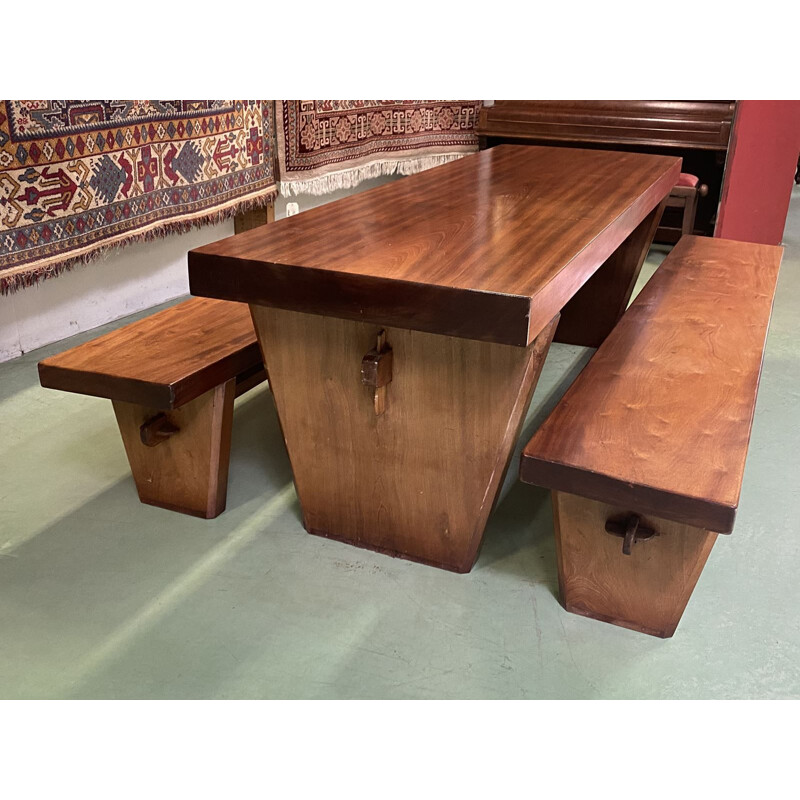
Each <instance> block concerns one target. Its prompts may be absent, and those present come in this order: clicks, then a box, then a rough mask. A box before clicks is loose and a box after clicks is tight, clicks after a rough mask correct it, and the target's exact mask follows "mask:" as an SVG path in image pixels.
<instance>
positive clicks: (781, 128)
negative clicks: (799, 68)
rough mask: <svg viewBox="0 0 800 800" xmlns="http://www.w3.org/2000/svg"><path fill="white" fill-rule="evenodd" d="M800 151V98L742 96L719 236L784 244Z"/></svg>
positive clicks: (717, 230)
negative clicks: (743, 97) (747, 98)
mask: <svg viewBox="0 0 800 800" xmlns="http://www.w3.org/2000/svg"><path fill="white" fill-rule="evenodd" d="M798 153H800V101H798V100H740V101H739V102H738V103H737V107H736V118H735V120H734V124H733V131H732V133H731V142H730V146H729V149H728V160H727V163H726V165H725V179H724V183H723V185H722V196H721V197H720V205H719V215H718V219H717V225H716V228H715V230H714V236H716V237H719V238H721V239H736V240H737V241H741V242H758V243H761V244H780V241H781V238H782V236H783V228H784V226H785V225H786V213H787V211H788V209H789V199H790V197H791V194H792V184H793V182H794V173H795V171H796V169H797V156H798Z"/></svg>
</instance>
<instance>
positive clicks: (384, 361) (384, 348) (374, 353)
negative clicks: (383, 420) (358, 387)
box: [361, 331, 392, 415]
mask: <svg viewBox="0 0 800 800" xmlns="http://www.w3.org/2000/svg"><path fill="white" fill-rule="evenodd" d="M391 382H392V348H391V347H389V345H387V344H386V331H381V332H380V333H379V334H378V338H377V342H376V344H375V347H374V348H373V349H372V350H370V351H369V352H368V353H367V354H366V355H365V356H364V358H362V359H361V383H363V384H364V385H365V386H369V387H371V388H372V389H373V391H374V406H375V414H376V415H380V414H383V412H384V411H385V410H386V387H387V386H388V385H389V384H390V383H391Z"/></svg>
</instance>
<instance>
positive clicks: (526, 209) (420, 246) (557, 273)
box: [189, 145, 681, 346]
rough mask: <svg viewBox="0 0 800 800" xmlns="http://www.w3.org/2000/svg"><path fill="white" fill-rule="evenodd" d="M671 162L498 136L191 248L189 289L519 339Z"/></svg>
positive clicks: (671, 169) (587, 266) (651, 191)
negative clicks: (480, 146) (498, 140)
mask: <svg viewBox="0 0 800 800" xmlns="http://www.w3.org/2000/svg"><path fill="white" fill-rule="evenodd" d="M680 165H681V160H680V159H679V158H675V157H672V156H657V155H649V154H643V153H626V152H616V151H604V150H582V149H574V148H561V147H536V146H529V145H501V146H499V147H494V148H491V149H490V150H485V151H483V152H480V153H476V154H474V155H471V156H466V157H464V158H462V159H459V160H458V161H454V162H451V163H449V164H445V165H443V166H441V167H436V168H434V169H430V170H426V171H425V172H422V173H419V174H417V175H413V176H410V177H407V178H403V179H402V180H398V181H395V182H392V183H389V184H384V185H383V186H380V187H378V188H376V189H372V190H369V191H366V192H361V193H359V194H355V195H352V196H350V197H347V198H344V199H341V200H337V201H335V202H332V203H329V204H326V205H323V206H319V207H317V208H313V209H310V210H308V211H305V212H303V213H302V214H298V215H296V216H293V217H288V218H286V219H283V220H279V221H277V222H275V223H272V224H269V225H265V226H262V227H259V228H254V229H253V230H250V231H247V232H245V233H241V234H239V235H237V236H232V237H229V238H227V239H222V240H221V241H218V242H215V243H213V244H209V245H206V246H205V247H201V248H198V249H196V250H192V251H191V252H190V253H189V281H190V288H191V291H192V293H193V294H197V295H205V296H209V297H218V298H222V299H227V300H239V301H243V302H249V303H254V304H257V305H267V306H274V307H280V308H287V309H292V310H295V311H304V312H309V313H316V314H325V315H329V316H334V317H341V318H345V319H356V320H362V321H369V322H375V323H376V324H380V325H386V326H397V327H403V328H411V329H415V330H422V331H427V332H431V333H441V334H447V335H453V336H461V337H464V338H470V339H480V340H483V341H491V342H498V343H503V344H510V345H517V346H525V345H527V344H529V343H530V342H531V341H533V339H535V338H536V336H537V335H538V333H539V332H540V331H541V330H542V328H543V327H544V326H545V325H546V324H547V323H548V322H549V321H550V320H551V319H552V318H553V317H554V316H555V315H556V314H557V313H558V312H559V311H560V309H561V308H562V307H563V306H564V305H565V303H566V302H567V301H568V300H569V299H570V298H571V297H572V295H574V294H575V292H576V291H577V290H578V289H579V288H580V287H581V286H582V285H583V284H584V283H585V282H586V280H588V278H589V277H590V276H591V275H592V274H593V273H594V272H595V271H596V270H597V268H598V267H599V266H601V265H602V263H603V262H604V261H605V260H606V259H607V258H608V256H609V255H611V253H613V252H614V250H616V248H617V247H618V246H619V245H620V244H621V243H622V242H623V241H624V240H625V238H626V237H627V236H628V234H630V233H631V231H633V230H634V228H635V227H636V226H637V225H638V224H639V223H640V222H641V221H642V220H643V219H644V218H645V217H646V216H647V214H648V213H649V212H650V211H651V210H652V209H653V208H655V207H656V206H657V205H658V203H659V202H660V201H661V200H662V199H663V198H664V197H665V196H666V195H667V194H669V191H670V189H671V188H672V186H673V185H674V183H675V181H676V180H677V178H678V175H679V173H680Z"/></svg>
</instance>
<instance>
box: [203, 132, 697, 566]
mask: <svg viewBox="0 0 800 800" xmlns="http://www.w3.org/2000/svg"><path fill="white" fill-rule="evenodd" d="M680 163H681V162H680V159H678V158H672V157H667V156H653V155H646V154H638V153H623V152H606V151H598V150H573V149H565V148H548V147H531V146H506V145H504V146H501V147H496V148H493V149H491V150H487V151H484V152H481V153H478V154H475V155H473V156H468V157H466V158H463V159H460V160H458V161H456V162H452V163H450V164H446V165H444V166H442V167H437V168H435V169H432V170H428V171H426V172H423V173H420V174H418V175H415V176H411V177H408V178H404V179H403V180H399V181H396V182H393V183H390V184H386V185H384V186H381V187H379V188H377V189H373V190H370V191H367V192H362V193H360V194H357V195H353V196H351V197H348V198H345V199H343V200H339V201H336V202H334V203H330V204H327V205H325V206H321V207H318V208H315V209H311V210H309V211H306V212H304V213H303V214H300V215H297V216H294V217H290V218H287V219H284V220H280V221H279V222H276V223H274V224H272V225H268V226H265V227H261V228H256V229H254V230H251V231H248V232H246V233H242V234H239V235H237V236H233V237H230V238H228V239H223V240H222V241H219V242H216V243H214V244H210V245H207V246H205V247H202V248H199V249H198V250H193V251H191V252H190V253H189V278H190V286H191V291H192V293H193V294H196V295H205V296H209V297H218V298H222V299H227V300H238V301H241V302H246V303H249V304H250V309H251V312H252V316H253V322H254V324H255V327H256V331H257V333H258V337H259V341H260V344H261V348H262V352H263V355H264V361H265V364H266V368H267V374H268V376H269V383H270V387H271V389H272V392H273V396H274V398H275V404H276V407H277V411H278V416H279V419H280V423H281V428H282V430H283V435H284V439H285V441H286V447H287V450H288V453H289V458H290V461H291V464H292V470H293V474H294V480H295V485H296V488H297V493H298V497H299V499H300V504H301V507H302V510H303V520H304V524H305V527H306V529H307V530H308V531H309V532H311V533H315V534H318V535H322V536H327V537H330V538H335V539H339V540H342V541H346V542H350V543H352V544H355V545H358V546H360V547H366V548H370V549H374V550H378V551H381V552H386V553H390V554H392V555H400V556H403V557H405V558H409V559H412V560H415V561H421V562H423V563H426V564H431V565H434V566H437V567H442V568H445V569H450V570H455V571H457V572H467V571H469V570H470V569H471V567H472V565H473V564H474V562H475V559H476V558H477V556H478V552H479V549H480V544H481V539H482V537H483V531H484V528H485V526H486V521H487V519H488V516H489V513H490V512H491V509H492V506H493V505H494V502H495V500H496V497H497V494H498V492H499V490H500V487H501V486H502V482H503V477H504V475H505V471H506V469H507V467H508V462H509V459H510V456H511V454H512V452H513V449H514V445H515V444H516V442H517V438H518V435H519V431H520V427H521V425H522V423H523V421H524V419H525V413H526V411H527V408H528V405H529V403H530V399H531V396H532V394H533V390H534V388H535V386H536V382H537V380H538V377H539V373H540V371H541V367H542V363H543V362H544V359H545V357H546V355H547V351H548V349H549V346H550V342H551V341H552V340H553V339H554V338H555V340H556V341H563V342H570V343H574V344H582V345H586V346H593V347H596V346H597V345H599V344H600V342H602V341H603V339H604V338H605V337H606V335H607V334H608V333H609V332H610V330H611V329H612V328H613V326H614V324H615V323H616V322H617V320H618V319H619V317H620V316H621V314H622V313H623V311H624V309H625V307H626V305H627V303H628V300H629V298H630V295H631V292H632V289H633V285H634V283H635V281H636V278H637V276H638V273H639V270H640V269H641V265H642V262H643V260H644V257H645V255H646V253H647V250H648V247H649V245H650V243H651V241H652V238H653V234H654V233H655V229H656V226H657V224H658V220H659V218H660V216H661V210H662V209H663V202H664V200H665V198H666V197H667V196H668V194H669V191H670V189H671V187H672V186H673V185H674V183H675V180H676V179H677V176H678V174H679V172H680ZM559 319H560V322H559ZM379 351H381V355H380V359H378V356H379ZM368 353H371V355H370V357H369V358H370V359H371V361H370V362H369V363H370V365H371V367H368V368H367V369H366V371H365V373H364V374H365V375H367V374H368V375H369V376H371V377H370V378H369V380H371V382H372V383H371V385H365V383H364V382H363V380H362V378H363V376H362V359H364V357H365V356H366V355H367V354H368ZM376 359H377V360H376ZM378 360H381V364H380V366H377V364H378ZM376 376H380V377H376ZM387 381H388V382H387ZM376 383H377V384H379V385H378V386H376ZM380 384H383V385H380Z"/></svg>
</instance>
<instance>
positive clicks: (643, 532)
mask: <svg viewBox="0 0 800 800" xmlns="http://www.w3.org/2000/svg"><path fill="white" fill-rule="evenodd" d="M606 532H607V533H610V534H611V535H612V536H620V537H621V538H622V552H623V553H624V554H625V555H626V556H629V555H630V554H631V548H632V547H633V545H634V544H636V542H643V541H645V540H647V539H652V538H653V537H654V536H658V533H657V532H656V531H654V530H653V529H652V528H648V527H646V526H644V525H642V524H641V520H640V519H639V515H638V514H629V515H628V516H627V517H622V518H617V519H609V520H606Z"/></svg>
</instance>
